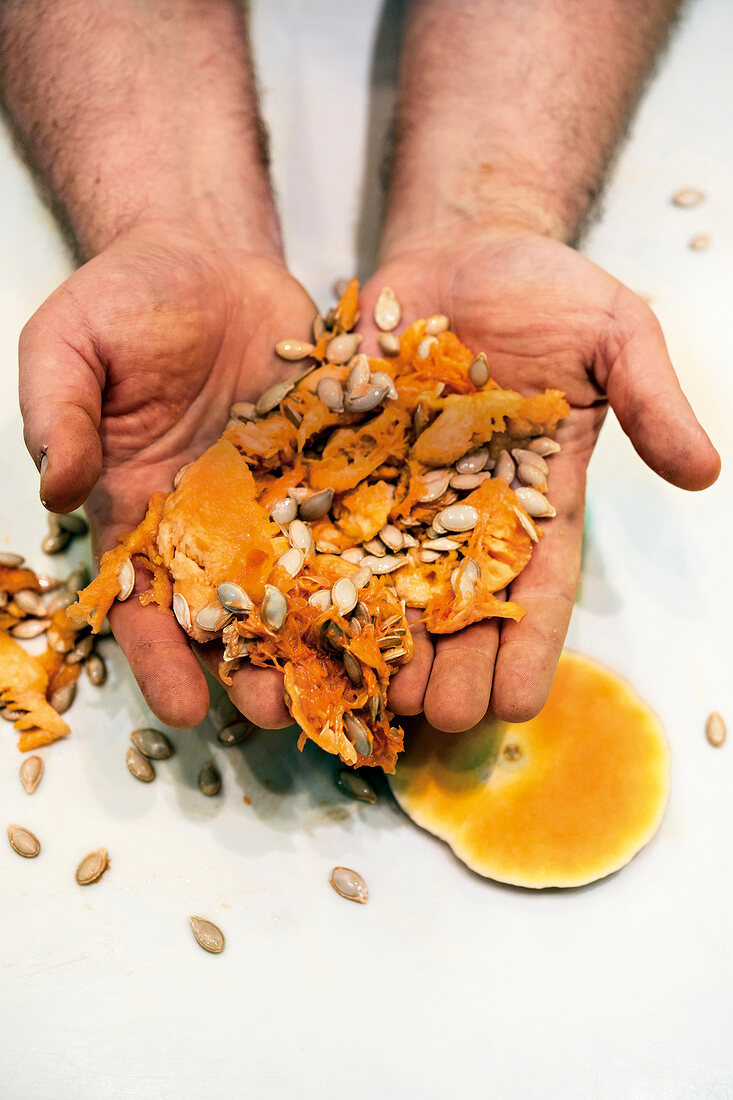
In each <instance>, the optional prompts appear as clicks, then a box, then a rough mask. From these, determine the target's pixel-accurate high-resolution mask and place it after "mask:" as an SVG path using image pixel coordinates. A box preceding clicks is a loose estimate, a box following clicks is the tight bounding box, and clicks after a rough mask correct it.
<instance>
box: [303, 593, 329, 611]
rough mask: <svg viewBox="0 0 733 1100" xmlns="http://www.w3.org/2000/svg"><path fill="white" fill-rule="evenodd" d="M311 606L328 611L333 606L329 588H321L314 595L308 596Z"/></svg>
mask: <svg viewBox="0 0 733 1100" xmlns="http://www.w3.org/2000/svg"><path fill="white" fill-rule="evenodd" d="M308 603H309V604H310V605H311V607H317V608H318V610H319V611H328V609H329V607H330V606H331V593H330V591H329V589H328V588H319V589H318V591H317V592H314V593H313V595H312V596H309V597H308Z"/></svg>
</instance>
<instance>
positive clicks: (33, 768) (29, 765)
mask: <svg viewBox="0 0 733 1100" xmlns="http://www.w3.org/2000/svg"><path fill="white" fill-rule="evenodd" d="M42 778H43V761H42V760H41V758H40V756H26V758H25V760H24V761H23V763H22V764H21V765H20V781H21V783H22V784H23V790H24V791H25V792H26V794H33V792H34V791H35V789H36V787H37V786H38V784H39V783H40V782H41V779H42Z"/></svg>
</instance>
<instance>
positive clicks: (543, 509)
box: [516, 485, 557, 519]
mask: <svg viewBox="0 0 733 1100" xmlns="http://www.w3.org/2000/svg"><path fill="white" fill-rule="evenodd" d="M516 497H517V500H518V501H519V503H520V504H521V505H522V507H523V508H524V510H525V512H527V513H528V515H530V516H532V517H533V518H535V519H543V518H550V519H551V518H552V517H553V516H556V515H557V512H556V511H555V509H554V508H553V507H552V505H551V504H550V502H549V500H548V499H547V497H546V496H543V495H542V493H539V492H538V491H537V490H536V489H530V487H529V486H528V485H522V486H521V487H520V488H519V489H517V490H516Z"/></svg>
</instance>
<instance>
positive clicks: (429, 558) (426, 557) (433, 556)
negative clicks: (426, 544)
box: [420, 549, 440, 565]
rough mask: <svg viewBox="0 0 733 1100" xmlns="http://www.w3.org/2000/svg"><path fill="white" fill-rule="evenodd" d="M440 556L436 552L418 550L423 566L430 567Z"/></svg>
mask: <svg viewBox="0 0 733 1100" xmlns="http://www.w3.org/2000/svg"><path fill="white" fill-rule="evenodd" d="M439 557H440V554H439V553H438V551H437V550H425V549H421V550H420V561H421V562H423V564H425V565H431V564H432V563H433V562H434V561H437V560H438V558H439Z"/></svg>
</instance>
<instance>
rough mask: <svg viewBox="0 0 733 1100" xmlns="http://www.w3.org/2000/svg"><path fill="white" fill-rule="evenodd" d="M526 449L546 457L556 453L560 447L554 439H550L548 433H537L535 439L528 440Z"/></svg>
mask: <svg viewBox="0 0 733 1100" xmlns="http://www.w3.org/2000/svg"><path fill="white" fill-rule="evenodd" d="M527 450H528V451H533V452H534V453H535V454H538V455H542V457H543V458H547V456H548V455H554V454H557V452H558V451H559V450H561V447H560V444H559V443H556V442H555V440H554V439H550V437H549V435H539V436H537V438H536V439H532V440H530V442H529V443H528V444H527Z"/></svg>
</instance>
